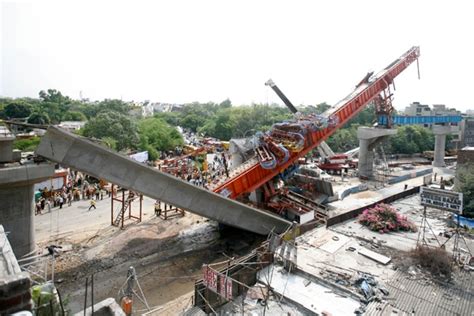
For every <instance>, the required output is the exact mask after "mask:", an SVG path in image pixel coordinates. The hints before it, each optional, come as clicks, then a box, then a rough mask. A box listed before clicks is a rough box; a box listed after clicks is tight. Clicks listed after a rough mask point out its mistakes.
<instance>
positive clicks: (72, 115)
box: [62, 111, 87, 121]
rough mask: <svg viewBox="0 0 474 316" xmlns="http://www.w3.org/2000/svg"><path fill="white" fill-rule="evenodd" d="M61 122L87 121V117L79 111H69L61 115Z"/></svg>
mask: <svg viewBox="0 0 474 316" xmlns="http://www.w3.org/2000/svg"><path fill="white" fill-rule="evenodd" d="M62 121H87V117H86V116H85V115H84V114H83V113H81V112H79V111H69V112H67V113H65V114H64V115H63V119H62Z"/></svg>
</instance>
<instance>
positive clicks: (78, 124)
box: [59, 121, 86, 132]
mask: <svg viewBox="0 0 474 316" xmlns="http://www.w3.org/2000/svg"><path fill="white" fill-rule="evenodd" d="M84 125H86V122H84V121H64V122H61V123H60V124H59V127H61V128H64V129H66V130H68V131H70V132H74V131H77V130H80V129H81V128H83V127H84Z"/></svg>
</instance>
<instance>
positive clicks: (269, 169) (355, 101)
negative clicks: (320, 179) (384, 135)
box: [212, 46, 420, 198]
mask: <svg viewBox="0 0 474 316" xmlns="http://www.w3.org/2000/svg"><path fill="white" fill-rule="evenodd" d="M419 56H420V48H419V47H417V46H415V47H412V48H410V49H409V50H408V51H406V52H405V53H404V54H403V55H402V56H401V57H400V58H398V59H396V60H395V61H393V62H392V63H390V64H389V65H388V66H387V67H386V68H385V69H383V70H382V71H380V72H379V73H377V74H376V75H373V74H370V75H367V76H366V77H364V80H362V81H361V82H360V83H359V84H358V86H357V87H356V89H355V90H354V91H353V92H352V93H351V94H349V95H348V96H347V97H346V98H344V99H343V100H342V101H340V102H338V103H337V104H336V105H334V106H332V107H331V108H329V109H328V110H327V111H326V112H324V113H323V115H321V116H317V115H309V116H306V117H303V116H302V117H300V118H297V119H295V120H293V121H291V122H288V124H287V125H286V126H283V127H285V130H284V131H283V132H284V133H285V134H286V135H285V137H280V138H281V139H283V140H285V141H287V142H288V143H290V144H291V145H293V146H294V147H296V148H294V150H289V151H290V156H289V158H288V159H287V160H286V161H285V162H283V161H278V159H277V158H276V157H275V159H274V160H277V161H275V162H274V163H273V162H271V160H272V155H273V156H275V155H274V154H273V153H272V152H271V151H270V150H269V148H268V146H267V147H265V144H264V143H262V144H261V146H260V148H262V150H261V152H263V153H265V158H266V159H267V161H264V162H265V164H262V160H260V161H259V159H258V157H256V158H254V159H250V160H249V161H247V162H245V163H244V164H242V165H240V166H239V167H237V168H236V169H234V170H233V172H231V173H230V177H228V178H226V179H223V180H222V181H221V182H219V183H217V184H216V185H214V186H213V187H212V190H213V191H214V192H217V193H220V194H225V196H228V197H230V198H237V197H239V196H241V195H242V194H244V193H250V192H252V191H254V190H256V189H257V188H259V187H261V186H262V185H263V184H265V183H267V182H268V181H270V180H271V179H272V178H273V177H275V176H277V175H279V174H280V173H281V172H283V171H284V170H286V169H287V168H288V167H290V166H292V165H293V164H295V163H296V162H297V161H298V159H299V158H300V157H304V156H305V155H306V154H307V153H308V152H310V151H311V150H313V149H314V148H316V147H317V146H318V145H319V144H320V143H321V142H322V141H324V140H326V139H327V138H328V137H329V136H331V135H332V134H333V133H334V132H336V131H337V130H338V129H339V128H340V127H341V126H343V125H344V124H345V123H347V122H348V121H349V120H350V119H351V118H352V117H354V116H355V115H356V114H357V113H359V112H360V111H361V110H362V109H363V108H364V107H365V106H366V105H367V104H368V103H369V102H371V101H375V100H376V99H377V102H378V104H379V106H378V107H377V109H378V111H377V114H379V115H387V114H390V109H387V108H388V107H389V101H390V100H391V97H392V94H391V93H390V85H392V84H393V81H394V79H395V78H396V77H397V76H398V75H399V74H400V73H401V72H402V71H404V70H405V69H406V68H407V67H408V66H409V65H410V64H412V63H413V62H415V61H417V60H418V57H419ZM384 102H385V103H384ZM387 125H389V124H387ZM281 127H282V126H275V127H274V128H272V131H271V132H270V133H272V132H274V131H275V130H277V134H279V133H278V130H281ZM296 128H301V133H297V132H296V133H295V132H294V130H295V129H296ZM295 134H298V135H300V136H302V137H303V138H304V143H303V146H302V148H300V147H299V145H300V143H301V139H300V136H297V135H295ZM270 136H271V134H270ZM287 149H293V148H287Z"/></svg>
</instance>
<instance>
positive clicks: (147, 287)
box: [35, 198, 262, 312]
mask: <svg viewBox="0 0 474 316" xmlns="http://www.w3.org/2000/svg"><path fill="white" fill-rule="evenodd" d="M143 205H144V207H143V210H144V220H143V222H142V223H140V224H136V223H134V222H133V221H131V220H130V221H129V222H127V223H128V225H127V227H126V228H125V229H124V230H120V229H118V228H115V227H111V226H110V199H108V198H107V199H104V200H103V201H98V202H97V210H93V211H90V212H89V211H88V210H87V209H88V208H89V202H88V201H80V202H76V203H73V205H72V206H71V207H63V209H61V210H58V209H53V210H52V212H51V213H46V214H44V215H39V216H36V217H35V224H36V233H37V242H38V246H39V247H44V246H45V245H47V244H51V243H54V244H59V245H72V251H68V252H64V253H62V254H61V256H60V257H59V258H58V259H57V264H56V272H57V273H56V276H55V280H56V281H57V286H58V288H59V290H60V291H61V294H62V295H63V296H64V297H68V298H69V299H68V300H69V305H68V306H69V308H70V309H71V311H72V312H78V311H80V310H82V308H83V304H84V288H85V279H86V277H87V276H89V277H90V276H91V275H92V274H93V275H94V300H95V301H96V302H97V301H99V300H102V299H105V298H107V297H114V298H116V299H118V298H119V297H120V295H119V291H120V289H121V287H122V286H123V284H124V282H125V280H126V276H127V270H128V268H129V267H130V266H134V267H135V269H136V271H137V274H138V280H139V282H140V285H141V287H142V288H143V291H144V293H145V296H146V298H147V300H148V304H149V305H150V306H151V307H154V306H155V307H156V306H159V305H162V304H165V303H166V302H169V301H171V300H173V299H174V298H176V297H179V296H182V295H184V294H186V293H189V292H190V291H192V290H193V288H194V281H195V280H197V279H198V278H200V274H201V267H202V264H203V263H209V262H215V261H221V260H223V259H224V258H225V256H224V254H225V255H228V256H238V255H243V254H245V253H247V252H248V251H250V249H252V248H253V247H254V246H255V245H256V244H258V243H259V242H261V240H262V237H260V236H255V235H253V234H250V233H246V232H242V231H240V230H237V231H233V230H228V231H227V234H228V235H226V236H225V237H222V236H221V233H220V232H219V231H218V229H217V224H216V223H214V222H211V221H209V220H207V219H205V218H202V217H200V216H197V215H194V214H191V213H188V212H187V213H186V215H185V216H184V217H175V218H172V219H169V220H166V221H165V220H163V219H161V218H156V217H155V215H154V201H153V200H151V199H147V198H145V200H144V203H143ZM136 209H137V210H138V205H137V206H136ZM89 293H90V289H89ZM89 295H90V294H89ZM89 301H90V300H89ZM136 303H137V305H136V309H137V310H144V309H145V305H144V304H142V303H140V302H138V301H137V300H136Z"/></svg>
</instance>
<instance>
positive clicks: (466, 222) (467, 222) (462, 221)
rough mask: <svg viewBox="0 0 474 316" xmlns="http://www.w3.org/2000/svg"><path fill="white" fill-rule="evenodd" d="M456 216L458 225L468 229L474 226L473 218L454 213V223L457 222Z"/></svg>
mask: <svg viewBox="0 0 474 316" xmlns="http://www.w3.org/2000/svg"><path fill="white" fill-rule="evenodd" d="M458 217H459V225H460V226H463V227H464V226H467V227H468V228H469V229H472V228H474V218H467V217H464V216H461V215H457V214H455V215H454V222H455V224H457V223H458Z"/></svg>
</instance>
